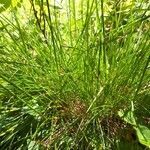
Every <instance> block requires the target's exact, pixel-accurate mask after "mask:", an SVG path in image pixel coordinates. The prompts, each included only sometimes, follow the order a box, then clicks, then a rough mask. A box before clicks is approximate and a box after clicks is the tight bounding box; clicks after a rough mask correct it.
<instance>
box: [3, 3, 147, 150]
mask: <svg viewBox="0 0 150 150" xmlns="http://www.w3.org/2000/svg"><path fill="white" fill-rule="evenodd" d="M42 2H43V1H40V5H36V4H35V3H34V1H31V5H32V9H33V16H32V17H31V18H30V19H29V20H28V22H27V25H23V24H22V23H21V18H19V14H18V13H17V12H18V11H17V10H16V9H15V10H12V16H13V20H11V19H8V18H7V17H5V16H1V19H0V22H1V26H2V30H1V37H0V38H1V41H0V43H1V45H2V46H1V47H0V54H1V55H0V63H1V65H0V72H1V74H0V99H1V102H0V105H1V116H0V120H1V121H0V122H1V124H0V126H1V127H0V128H1V131H0V141H1V143H0V148H1V149H18V148H20V149H23V148H25V149H46V148H49V149H110V148H112V147H111V146H112V145H113V144H112V143H113V142H114V141H113V140H114V139H115V138H119V136H116V135H117V134H115V133H117V132H118V131H116V130H121V129H122V128H126V126H127V125H126V124H125V123H124V122H122V121H120V120H118V119H117V121H116V118H118V116H117V115H116V114H117V112H118V111H119V110H120V109H123V110H128V109H129V107H130V104H131V101H132V102H133V103H134V105H135V106H136V107H135V108H136V109H137V110H138V109H140V108H141V106H140V104H141V102H142V101H143V99H144V98H145V97H146V96H148V95H149V91H148V88H147V87H148V86H149V83H148V82H149V72H148V71H149V61H150V58H149V54H150V52H149V51H148V49H149V32H148V31H149V27H148V21H149V16H148V15H147V12H148V7H146V8H144V10H143V9H142V7H143V5H144V4H145V3H144V1H142V2H141V4H140V5H137V6H136V2H135V1H134V2H131V3H130V4H131V5H127V4H126V3H125V2H123V1H120V2H119V3H117V2H114V1H111V2H110V3H111V4H110V3H108V2H105V1H103V0H96V1H91V0H87V1H81V2H79V3H78V4H75V2H74V1H67V2H68V3H67V7H66V10H65V8H64V9H63V10H61V9H60V8H58V7H54V8H51V7H52V6H51V5H50V4H49V1H48V0H46V1H45V3H42ZM137 4H139V3H137ZM77 5H78V7H77ZM105 6H107V7H108V10H105V8H106V7H105ZM64 7H65V6H64ZM36 11H39V14H36ZM63 11H64V12H63ZM65 12H66V13H65ZM61 14H62V16H61ZM34 17H35V18H34ZM61 17H63V18H64V19H65V21H63V20H61ZM34 22H37V24H34ZM146 104H147V103H146ZM141 109H142V108H141ZM148 115H149V112H148ZM148 115H147V116H148ZM112 116H113V118H112ZM107 118H108V119H107ZM106 120H108V124H107V123H106V122H107V121H106ZM113 120H115V121H113ZM112 122H114V124H115V127H114V126H112V128H110V124H111V123H112ZM117 125H118V126H119V125H120V129H119V128H118V126H117ZM105 126H107V127H105ZM116 126H117V127H116ZM121 127H122V128H121ZM106 128H107V130H106ZM108 130H109V131H108ZM114 130H115V132H114ZM106 131H107V132H106ZM110 132H111V133H110ZM110 135H113V136H116V137H113V136H110Z"/></svg>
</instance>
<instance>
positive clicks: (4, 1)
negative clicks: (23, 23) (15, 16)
mask: <svg viewBox="0 0 150 150" xmlns="http://www.w3.org/2000/svg"><path fill="white" fill-rule="evenodd" d="M21 1H22V0H0V13H1V12H3V11H5V10H6V9H8V8H9V7H10V6H12V7H16V6H17V5H18V3H20V2H21Z"/></svg>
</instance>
